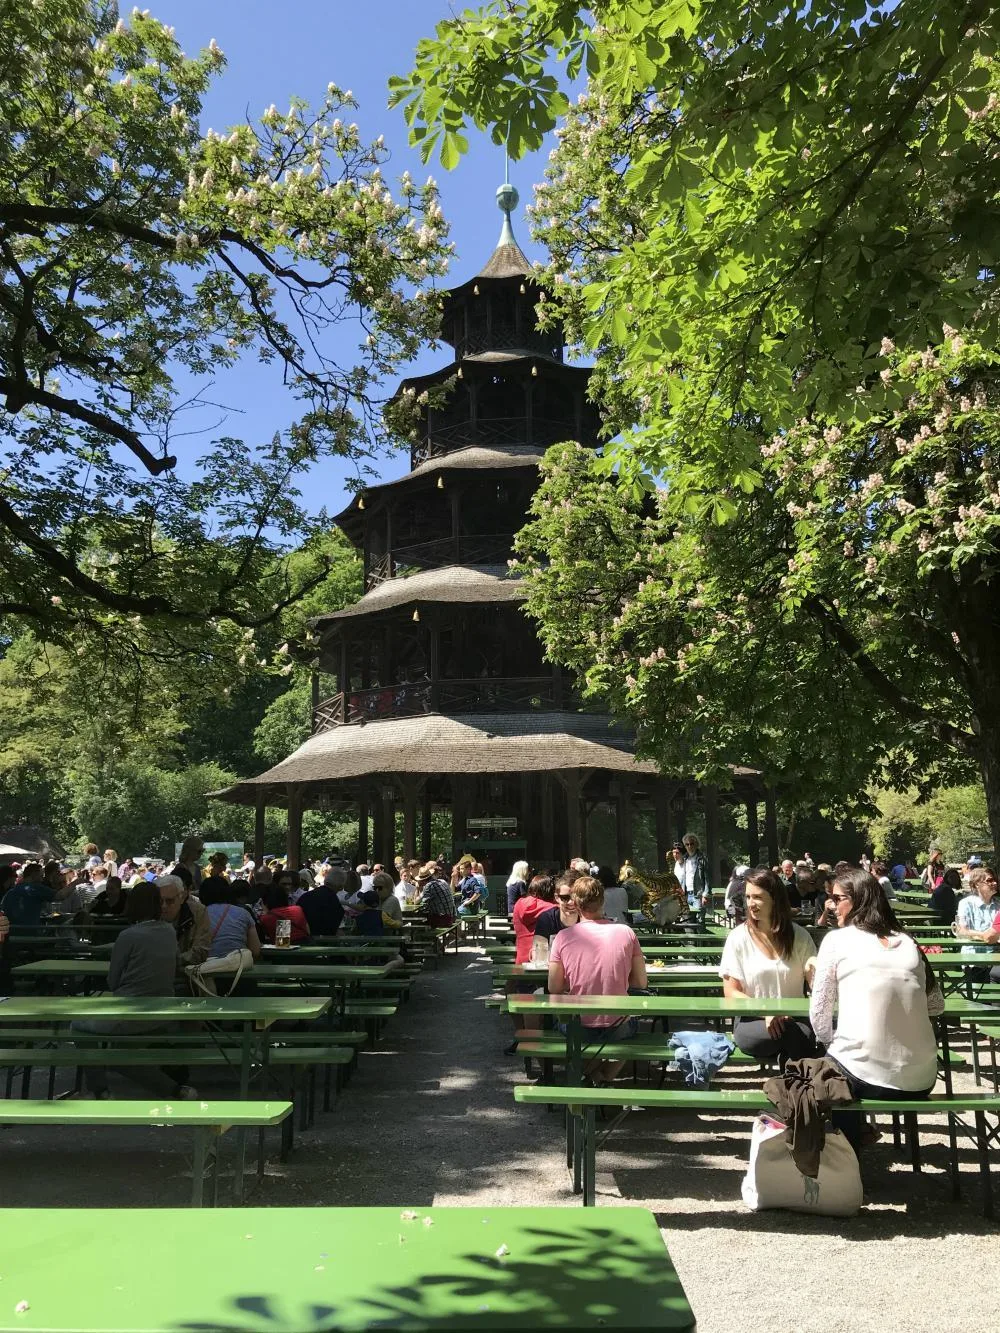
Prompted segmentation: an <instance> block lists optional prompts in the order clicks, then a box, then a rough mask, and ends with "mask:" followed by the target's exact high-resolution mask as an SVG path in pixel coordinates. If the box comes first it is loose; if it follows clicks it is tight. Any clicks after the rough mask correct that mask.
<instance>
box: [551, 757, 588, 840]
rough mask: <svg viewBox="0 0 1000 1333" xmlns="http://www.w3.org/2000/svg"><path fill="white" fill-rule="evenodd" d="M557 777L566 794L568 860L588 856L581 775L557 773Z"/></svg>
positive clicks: (582, 778)
mask: <svg viewBox="0 0 1000 1333" xmlns="http://www.w3.org/2000/svg"><path fill="white" fill-rule="evenodd" d="M556 776H557V777H558V779H559V782H560V784H561V786H562V789H563V791H564V792H565V793H566V842H567V844H568V859H570V860H572V858H573V857H574V856H586V855H587V852H586V827H585V820H584V818H583V784H584V777H583V775H582V774H581V773H577V772H569V773H557V774H556Z"/></svg>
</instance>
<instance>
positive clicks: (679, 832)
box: [674, 787, 691, 842]
mask: <svg viewBox="0 0 1000 1333" xmlns="http://www.w3.org/2000/svg"><path fill="white" fill-rule="evenodd" d="M680 790H681V792H682V793H683V792H686V788H683V787H682V788H681V789H680ZM690 822H691V805H690V802H689V801H688V799H687V796H686V795H684V796H683V799H681V800H680V801H678V803H677V806H676V808H675V809H674V842H680V841H681V839H682V838H683V837H684V834H685V833H687V831H688V825H689V824H690Z"/></svg>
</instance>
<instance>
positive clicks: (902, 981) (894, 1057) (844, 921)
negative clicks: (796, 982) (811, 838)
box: [809, 869, 944, 1152]
mask: <svg viewBox="0 0 1000 1333" xmlns="http://www.w3.org/2000/svg"><path fill="white" fill-rule="evenodd" d="M831 896H832V898H833V900H834V904H835V906H836V910H837V917H838V920H839V922H840V927H841V928H840V929H839V930H832V931H831V932H830V933H829V935H827V936H826V938H825V939H824V940H823V943H822V944H821V945H820V949H819V954H818V956H817V958H816V979H815V982H814V984H813V994H812V1001H811V1004H810V1006H809V1016H810V1018H811V1019H812V1024H813V1028H814V1029H815V1032H816V1036H817V1037H818V1038H819V1040H820V1041H822V1042H825V1043H826V1046H827V1056H828V1058H829V1059H831V1060H833V1061H835V1062H836V1063H837V1064H838V1065H839V1066H840V1067H841V1069H842V1070H843V1071H844V1077H845V1078H846V1079H847V1082H848V1083H849V1084H850V1087H851V1092H852V1093H853V1094H854V1096H855V1097H877V1098H880V1099H883V1100H899V1099H901V1098H902V1099H904V1100H906V1099H908V1098H911V1097H928V1096H930V1093H931V1091H932V1089H933V1087H934V1084H935V1082H936V1080H937V1041H936V1039H935V1037H934V1029H933V1027H932V1026H931V1015H933V1014H940V1013H943V1012H944V999H943V997H942V995H941V992H940V990H939V989H938V986H937V982H936V981H935V979H934V974H933V972H932V971H931V969H930V968H929V967H928V966H927V963H926V962H925V960H924V957H923V954H922V953H921V952H920V950H919V949H918V948H917V945H916V943H915V941H914V940H912V939H911V938H910V936H909V935H907V934H906V933H905V932H904V931H903V930H902V929H901V928H900V925H899V922H898V921H897V920H896V916H895V913H894V912H893V910H892V908H891V907H890V905H889V902H888V899H887V898H886V896H885V894H884V893H883V891H882V889H881V887H880V885H879V883H878V880H876V879H874V878H873V877H872V876H871V875H869V874H868V872H867V871H865V870H853V869H848V870H839V871H836V872H835V874H834V877H833V892H832V894H831ZM834 1010H836V1011H837V1030H836V1032H834V1030H833V1014H834ZM833 1123H834V1126H835V1127H836V1128H837V1129H840V1130H843V1132H844V1134H845V1135H846V1137H847V1140H848V1142H849V1143H850V1144H851V1147H852V1148H853V1149H854V1151H855V1152H858V1151H859V1149H860V1147H861V1132H862V1122H861V1112H860V1111H835V1112H834V1113H833Z"/></svg>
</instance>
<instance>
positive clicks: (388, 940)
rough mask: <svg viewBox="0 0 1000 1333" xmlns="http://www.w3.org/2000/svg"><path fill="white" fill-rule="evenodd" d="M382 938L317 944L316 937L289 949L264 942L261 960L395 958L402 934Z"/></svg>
mask: <svg viewBox="0 0 1000 1333" xmlns="http://www.w3.org/2000/svg"><path fill="white" fill-rule="evenodd" d="M382 940H383V942H382V943H379V944H374V943H368V942H367V941H366V940H358V941H357V942H355V941H354V940H349V939H348V938H347V937H346V936H345V938H344V939H342V940H339V939H333V940H331V941H330V943H329V944H317V943H315V937H314V938H313V939H311V940H310V942H309V943H308V944H296V945H292V946H291V947H290V948H288V949H279V948H278V946H277V945H276V944H264V945H261V962H271V961H275V962H281V961H283V960H285V959H287V960H288V961H289V962H294V961H295V960H296V959H299V958H301V959H303V960H305V959H309V958H340V957H350V958H394V957H395V956H396V955H397V954H398V953H399V950H400V948H401V947H402V945H403V944H404V942H405V941H404V940H403V937H402V935H387V936H383V937H382Z"/></svg>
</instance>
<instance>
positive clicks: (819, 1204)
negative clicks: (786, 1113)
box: [740, 1115, 864, 1217]
mask: <svg viewBox="0 0 1000 1333" xmlns="http://www.w3.org/2000/svg"><path fill="white" fill-rule="evenodd" d="M784 1134H785V1125H784V1124H783V1122H782V1121H780V1120H776V1119H775V1118H774V1117H773V1116H769V1115H760V1116H758V1117H757V1118H756V1120H755V1121H754V1124H753V1134H752V1136H751V1139H750V1165H749V1166H748V1168H747V1173H746V1175H745V1176H744V1177H743V1184H742V1187H741V1190H740V1193H741V1194H742V1195H743V1202H744V1203H745V1204H746V1206H747V1207H748V1208H749V1209H750V1210H751V1211H752V1212H755V1213H756V1212H760V1211H761V1210H763V1209H765V1208H787V1209H788V1210H789V1211H790V1212H794V1213H815V1214H817V1215H818V1216H820V1217H853V1216H854V1214H855V1213H856V1212H857V1211H858V1209H859V1208H860V1207H861V1203H862V1200H863V1197H864V1192H863V1190H862V1186H861V1168H860V1167H859V1165H858V1159H857V1157H856V1155H855V1152H854V1149H853V1148H852V1147H851V1145H850V1144H849V1143H848V1142H847V1139H846V1138H845V1137H844V1135H843V1134H841V1133H840V1131H839V1130H827V1133H826V1142H825V1144H824V1145H823V1151H822V1153H821V1155H820V1159H819V1174H818V1175H817V1177H816V1179H815V1180H813V1179H812V1177H811V1176H804V1175H802V1173H801V1172H800V1171H799V1169H798V1167H797V1166H796V1165H795V1162H794V1160H793V1159H792V1154H791V1152H790V1151H789V1149H788V1145H787V1144H786V1143H785V1140H784Z"/></svg>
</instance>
